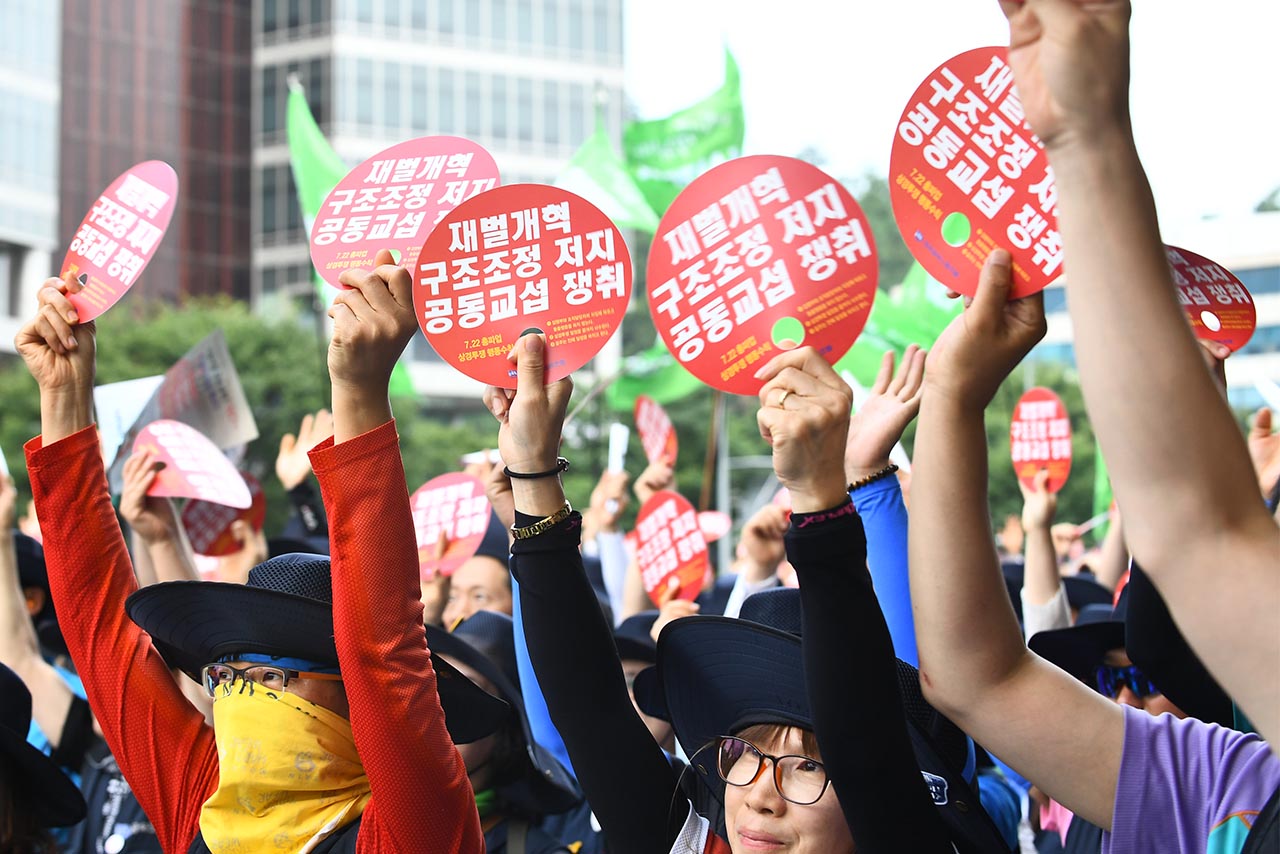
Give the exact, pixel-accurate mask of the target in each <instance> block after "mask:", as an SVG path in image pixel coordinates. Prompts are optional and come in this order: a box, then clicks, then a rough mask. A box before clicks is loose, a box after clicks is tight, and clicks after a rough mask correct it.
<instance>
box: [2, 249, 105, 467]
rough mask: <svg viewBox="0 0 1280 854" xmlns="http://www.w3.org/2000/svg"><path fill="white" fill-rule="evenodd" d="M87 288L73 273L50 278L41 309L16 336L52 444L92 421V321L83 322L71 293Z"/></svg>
mask: <svg viewBox="0 0 1280 854" xmlns="http://www.w3.org/2000/svg"><path fill="white" fill-rule="evenodd" d="M82 288H83V286H82V285H81V284H80V282H79V281H78V280H77V279H76V278H75V277H74V276H73V275H72V274H70V273H67V274H66V275H65V276H64V277H63V278H61V279H46V280H45V282H44V284H43V285H42V286H41V287H40V291H39V293H38V295H37V299H38V301H39V308H38V309H37V310H36V314H35V316H34V317H33V318H32V319H31V320H29V321H27V323H25V324H24V325H23V326H22V328H21V329H20V330H19V331H18V334H17V337H15V338H14V346H15V347H16V348H17V350H18V352H19V353H20V354H21V355H22V360H23V361H24V362H26V365H27V370H28V371H30V372H31V376H33V377H35V380H36V383H37V384H38V385H39V386H40V414H41V434H42V435H43V438H44V442H45V443H46V444H51V443H53V442H56V441H58V440H59V439H63V438H65V437H67V436H69V435H70V434H72V433H74V432H76V431H77V430H80V429H82V428H84V427H87V426H88V425H89V424H91V423H93V377H94V335H95V332H96V327H95V326H94V324H93V323H83V324H81V323H79V315H78V314H77V312H76V309H75V306H73V305H72V304H71V301H70V300H68V299H67V294H74V293H79V292H80V290H82Z"/></svg>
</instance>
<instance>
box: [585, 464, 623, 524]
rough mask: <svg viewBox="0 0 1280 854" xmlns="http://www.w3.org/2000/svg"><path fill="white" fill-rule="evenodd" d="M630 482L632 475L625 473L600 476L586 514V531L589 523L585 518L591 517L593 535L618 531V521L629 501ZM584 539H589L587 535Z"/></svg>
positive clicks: (611, 472) (616, 472)
mask: <svg viewBox="0 0 1280 854" xmlns="http://www.w3.org/2000/svg"><path fill="white" fill-rule="evenodd" d="M630 482H631V475H629V474H627V473H626V472H625V471H606V472H604V473H603V474H601V475H600V480H599V481H597V482H596V486H595V489H593V490H591V506H590V507H589V508H588V509H587V513H586V514H584V519H583V527H584V529H585V528H586V526H587V522H588V520H587V518H585V517H586V516H588V515H589V517H590V525H591V530H592V532H593V533H594V532H597V531H603V532H605V533H613V532H615V531H617V530H618V520H619V519H621V518H622V513H623V511H624V510H626V509H627V501H628V500H629V496H628V495H627V485H628V484H629V483H630ZM583 537H584V539H587V537H586V534H585V533H584V535H583Z"/></svg>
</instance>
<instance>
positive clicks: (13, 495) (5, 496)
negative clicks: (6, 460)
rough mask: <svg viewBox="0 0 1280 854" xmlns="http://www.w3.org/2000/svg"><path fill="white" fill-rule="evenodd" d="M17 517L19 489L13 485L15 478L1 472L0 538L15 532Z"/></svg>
mask: <svg viewBox="0 0 1280 854" xmlns="http://www.w3.org/2000/svg"><path fill="white" fill-rule="evenodd" d="M17 515H18V489H17V487H15V486H14V485H13V478H11V477H9V475H7V474H5V473H4V472H0V536H7V535H8V534H9V532H10V531H12V530H13V523H14V519H15V518H16V517H17Z"/></svg>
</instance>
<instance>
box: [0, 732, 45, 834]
mask: <svg viewBox="0 0 1280 854" xmlns="http://www.w3.org/2000/svg"><path fill="white" fill-rule="evenodd" d="M16 778H17V775H16V774H15V773H14V769H13V767H12V766H11V765H10V764H9V762H8V761H7V760H6V759H5V758H4V757H2V756H0V851H3V852H5V854H57V851H58V848H57V846H56V845H54V842H53V837H52V836H50V835H49V832H48V831H47V830H45V829H44V828H43V827H40V826H39V825H38V824H36V820H35V814H36V811H35V809H34V808H33V807H34V804H33V803H32V802H31V801H32V797H31V793H30V792H29V791H28V790H26V789H24V788H22V786H21V784H20V783H19V781H18V780H17V779H16Z"/></svg>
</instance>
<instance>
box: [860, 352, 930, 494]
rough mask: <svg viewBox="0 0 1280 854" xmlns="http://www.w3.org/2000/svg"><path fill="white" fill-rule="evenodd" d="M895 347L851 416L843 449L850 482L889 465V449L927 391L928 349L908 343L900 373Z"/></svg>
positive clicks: (915, 412) (884, 359)
mask: <svg viewBox="0 0 1280 854" xmlns="http://www.w3.org/2000/svg"><path fill="white" fill-rule="evenodd" d="M893 362H894V356H893V351H892V350H890V351H889V352H887V353H885V354H884V358H883V359H882V360H881V362H880V373H879V374H878V375H877V376H876V381H875V384H874V385H873V386H872V387H871V396H870V397H869V398H867V400H866V402H865V403H863V404H862V406H861V407H860V408H859V409H858V411H857V412H855V413H854V415H853V417H852V418H850V419H849V438H848V440H847V441H846V443H845V449H844V471H845V477H846V478H848V479H849V481H850V482H853V481H856V480H858V479H859V478H863V477H866V476H867V475H871V474H875V473H876V472H878V471H881V470H882V469H884V468H885V466H887V465H889V452H890V451H892V450H893V446H894V445H896V444H897V443H898V440H900V439H901V438H902V432H903V431H904V430H906V429H907V425H908V424H910V423H911V422H912V420H913V419H915V417H916V416H917V415H918V414H920V398H921V397H922V396H923V394H924V365H925V352H924V351H923V350H921V349H920V348H919V347H918V346H917V345H915V344H912V345H911V346H909V347H907V349H906V352H904V353H903V354H902V364H901V365H900V366H899V367H898V372H897V374H894V372H893Z"/></svg>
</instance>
